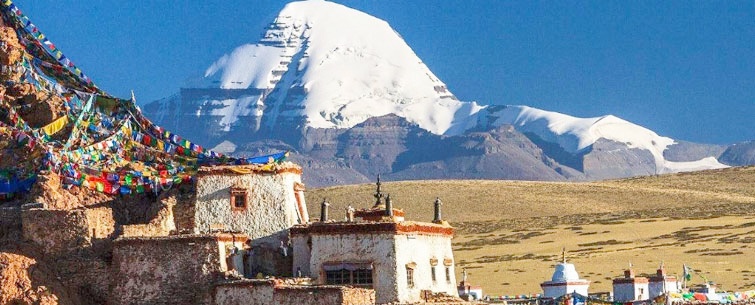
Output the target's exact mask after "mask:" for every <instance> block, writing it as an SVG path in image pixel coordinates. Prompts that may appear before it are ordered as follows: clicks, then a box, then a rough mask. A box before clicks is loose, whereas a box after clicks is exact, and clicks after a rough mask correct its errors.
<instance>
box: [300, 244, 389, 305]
mask: <svg viewBox="0 0 755 305" xmlns="http://www.w3.org/2000/svg"><path fill="white" fill-rule="evenodd" d="M393 237H394V236H393V235H392V234H328V235H319V234H317V235H312V253H311V259H310V261H309V268H307V269H309V271H310V272H309V275H310V276H311V277H312V278H313V279H314V280H315V282H316V283H318V284H324V283H325V278H324V273H322V270H323V269H322V266H323V264H326V263H337V262H371V263H372V266H373V270H372V282H373V288H374V289H375V299H376V301H377V303H379V304H380V303H388V302H393V301H396V300H397V298H398V287H397V286H396V285H397V279H396V259H395V255H396V254H395V248H394V239H393ZM295 242H296V241H295ZM304 242H305V243H306V241H304ZM305 247H306V244H305ZM297 248H298V247H297ZM295 251H296V250H295ZM295 253H297V252H295ZM297 254H298V253H297ZM297 254H295V256H294V258H295V259H296V256H297ZM294 269H296V263H295V264H294ZM302 269H303V270H304V268H302ZM294 271H295V270H294ZM302 272H303V271H302ZM305 275H306V274H305Z"/></svg>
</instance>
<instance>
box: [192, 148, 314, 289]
mask: <svg viewBox="0 0 755 305" xmlns="http://www.w3.org/2000/svg"><path fill="white" fill-rule="evenodd" d="M301 173H302V172H301V167H299V166H298V165H296V164H293V163H291V162H282V163H271V164H265V165H255V164H249V165H237V166H211V167H201V168H200V169H199V171H198V173H197V178H196V179H197V182H196V195H195V196H196V198H195V199H194V205H193V207H192V208H193V215H192V216H190V217H189V218H191V221H190V222H191V223H192V225H193V231H194V233H199V234H206V233H212V232H240V233H244V234H245V235H246V236H248V238H249V241H248V243H247V248H248V251H245V252H244V253H245V256H244V257H243V259H244V265H245V268H244V272H245V274H244V275H245V276H247V277H253V276H257V275H258V274H262V275H274V276H290V275H291V262H292V258H291V256H290V255H289V253H288V252H290V251H289V237H288V229H289V228H291V227H292V226H293V225H296V224H303V223H307V222H308V221H309V219H308V212H307V206H306V203H305V201H304V184H302V183H301ZM182 212H183V211H182ZM183 213H186V212H183Z"/></svg>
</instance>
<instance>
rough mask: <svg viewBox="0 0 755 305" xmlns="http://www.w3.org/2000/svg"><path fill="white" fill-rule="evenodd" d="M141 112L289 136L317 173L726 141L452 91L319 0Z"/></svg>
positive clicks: (573, 166) (660, 167) (221, 138)
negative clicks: (674, 135) (482, 100)
mask: <svg viewBox="0 0 755 305" xmlns="http://www.w3.org/2000/svg"><path fill="white" fill-rule="evenodd" d="M145 112H146V113H147V114H148V115H150V117H151V118H153V119H154V120H155V121H157V122H158V123H160V124H162V125H164V126H165V127H167V128H169V129H173V130H174V131H176V132H179V133H181V134H185V135H187V136H191V137H192V138H194V139H199V140H200V142H204V143H205V145H208V146H210V147H212V146H215V145H218V144H222V145H220V146H218V148H219V149H227V151H228V152H230V153H245V152H247V153H255V152H258V151H264V150H269V149H276V148H286V149H293V150H296V151H297V152H298V153H299V155H300V158H302V159H301V160H300V161H301V162H304V163H305V164H308V165H307V166H310V167H311V168H313V169H316V170H317V172H316V173H315V174H313V175H322V177H320V178H322V179H323V180H325V181H324V182H323V181H319V182H315V184H319V185H322V184H333V183H340V182H360V181H363V180H366V179H368V176H371V175H373V174H375V173H378V172H382V173H384V174H385V173H389V175H390V173H393V174H395V176H396V177H399V178H415V179H419V178H460V177H468V178H516V179H546V180H554V179H556V180H558V179H602V178H611V177H625V176H633V175H641V174H659V173H666V172H677V171H686V170H699V169H709V168H721V167H725V166H726V165H723V164H721V163H719V162H718V161H717V160H716V157H718V156H719V155H720V154H721V153H722V152H723V150H724V149H725V148H722V147H716V146H710V145H709V146H705V145H702V146H700V145H698V144H693V143H685V144H684V145H681V144H675V141H674V140H673V139H671V138H667V137H662V136H659V135H657V134H656V133H655V132H653V131H651V130H649V129H647V128H644V127H642V126H639V125H636V124H633V123H631V122H628V121H625V120H622V119H620V118H618V117H615V116H612V115H607V116H603V117H597V118H576V117H572V116H569V115H565V114H561V113H556V112H549V111H544V110H540V109H536V108H531V107H526V106H487V105H479V104H477V103H476V102H464V101H459V100H458V99H457V98H456V97H455V96H454V95H453V94H452V93H451V92H450V91H449V90H448V89H447V87H446V85H445V84H444V83H443V82H442V81H441V80H439V79H438V78H437V77H436V76H435V75H434V74H433V73H432V72H431V71H430V70H429V69H428V67H427V66H426V65H425V64H423V63H422V61H421V60H420V59H419V58H418V57H417V55H416V54H415V53H414V52H413V51H412V49H411V48H410V47H409V46H408V45H407V44H406V42H405V41H404V40H403V39H402V38H401V36H400V35H399V34H398V33H396V32H395V31H394V30H393V29H392V28H391V27H390V25H388V24H387V23H386V22H385V21H383V20H380V19H377V18H375V17H372V16H370V15H367V14H365V13H362V12H359V11H357V10H354V9H351V8H348V7H345V6H343V5H340V4H335V3H331V2H326V1H318V0H314V1H303V2H293V3H290V4H288V5H286V6H285V7H284V8H283V10H282V11H281V12H280V13H279V14H278V16H277V17H276V18H275V19H274V20H273V21H272V22H271V23H270V24H269V25H268V26H267V27H266V28H265V29H264V31H263V34H262V36H261V37H260V39H259V40H258V41H257V42H253V43H249V44H246V45H242V46H240V47H238V48H236V49H235V50H233V51H231V52H230V53H228V54H226V55H224V56H223V57H221V58H220V59H218V60H217V61H215V62H214V63H213V64H212V65H211V66H210V67H209V68H207V69H206V71H205V73H204V76H203V77H199V78H196V79H192V80H190V81H188V82H187V84H186V85H185V87H184V88H183V89H181V92H180V93H178V94H177V95H174V96H172V97H170V98H166V99H163V100H160V101H156V102H153V103H151V104H148V105H146V106H145ZM187 122H191V123H187ZM506 126H513V129H510V128H506ZM368 131H369V132H368ZM481 133H487V134H484V135H483V134H481ZM261 143H262V144H261ZM507 145H513V147H509V146H507ZM354 147H358V148H354ZM692 151H694V152H695V153H694V154H693V153H691V152H692ZM669 152H672V153H671V154H670V153H669ZM667 155H668V156H673V157H667ZM512 158H513V159H512ZM483 164H485V165H484V166H483ZM504 165H505V166H504ZM496 168H497V171H496V170H494V169H496ZM323 173H325V174H323ZM432 173H436V174H432ZM453 173H456V175H455V176H454V174H453ZM339 175H341V176H343V175H346V176H349V175H350V177H351V178H343V177H339ZM360 175H361V177H360ZM318 177H319V176H318ZM305 178H306V177H305ZM317 179H319V178H317ZM317 179H315V180H317Z"/></svg>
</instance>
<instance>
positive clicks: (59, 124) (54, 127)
mask: <svg viewBox="0 0 755 305" xmlns="http://www.w3.org/2000/svg"><path fill="white" fill-rule="evenodd" d="M66 124H68V116H67V115H64V116H62V117H60V118H58V119H57V120H55V121H53V122H52V123H50V124H47V126H45V127H42V131H44V132H45V134H47V135H48V136H51V135H54V134H55V133H57V132H58V131H60V130H61V129H63V128H64V127H66Z"/></svg>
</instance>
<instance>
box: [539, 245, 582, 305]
mask: <svg viewBox="0 0 755 305" xmlns="http://www.w3.org/2000/svg"><path fill="white" fill-rule="evenodd" d="M562 256H563V258H562V261H561V262H560V263H558V264H557V265H556V270H555V271H554V272H553V276H552V277H551V280H550V281H547V282H543V283H542V284H540V287H541V288H543V297H546V298H558V297H561V296H563V295H566V294H571V293H577V294H580V295H583V296H587V295H588V294H587V293H588V290H589V288H590V281H588V280H585V279H580V278H579V274H578V273H577V269H576V268H575V267H574V264H570V263H567V262H566V252H565V251H564V253H563V254H562Z"/></svg>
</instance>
